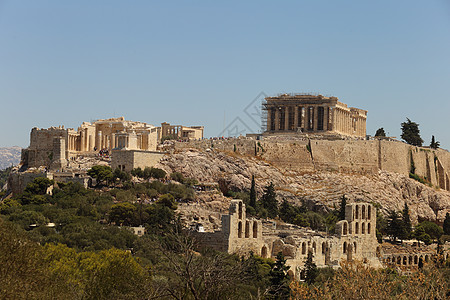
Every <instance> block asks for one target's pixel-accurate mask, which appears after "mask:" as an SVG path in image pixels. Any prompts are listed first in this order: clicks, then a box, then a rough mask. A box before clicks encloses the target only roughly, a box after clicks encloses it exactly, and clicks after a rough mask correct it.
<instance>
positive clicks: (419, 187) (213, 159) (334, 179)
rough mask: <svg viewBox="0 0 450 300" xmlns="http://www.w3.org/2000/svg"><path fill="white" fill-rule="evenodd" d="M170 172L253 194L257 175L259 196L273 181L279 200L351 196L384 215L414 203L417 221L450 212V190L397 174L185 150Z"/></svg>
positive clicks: (327, 201) (171, 159)
mask: <svg viewBox="0 0 450 300" xmlns="http://www.w3.org/2000/svg"><path fill="white" fill-rule="evenodd" d="M158 167H160V168H163V169H165V170H166V171H167V172H175V171H176V172H181V173H182V174H183V175H184V176H186V177H193V178H197V179H198V180H200V181H202V182H219V181H221V182H224V183H225V184H226V185H227V186H228V187H229V188H230V189H231V190H247V189H249V187H250V183H251V176H252V175H255V178H256V182H257V188H258V193H259V194H261V193H262V190H263V187H264V186H265V185H267V184H268V183H269V182H273V183H274V185H275V186H276V188H277V190H278V195H279V198H280V199H279V200H282V199H288V200H289V201H292V202H297V203H299V202H300V201H301V199H310V200H313V201H315V202H316V203H317V204H319V205H325V206H327V207H333V205H336V206H338V205H339V201H340V197H342V195H343V194H345V195H346V196H347V197H348V198H349V199H350V201H358V200H364V201H369V202H374V203H379V204H380V205H381V206H382V209H383V211H384V212H387V211H388V210H391V209H395V210H401V209H402V208H403V206H404V203H405V202H406V203H408V205H409V207H410V211H411V217H412V219H413V221H415V222H416V221H417V220H418V218H421V219H428V220H437V221H440V222H442V221H443V219H444V218H445V213H446V212H447V211H449V212H450V192H448V191H444V190H441V189H438V188H435V187H429V186H427V185H424V184H421V183H419V182H417V181H415V180H413V179H410V178H408V177H406V176H404V175H400V174H397V173H391V172H386V171H379V172H378V174H374V175H360V174H349V173H339V172H325V171H311V172H296V171H292V170H291V171H288V170H285V169H282V168H277V167H276V166H273V165H271V164H269V163H267V162H265V161H264V160H261V159H258V158H255V157H250V156H242V155H238V154H236V153H232V152H223V151H215V150H210V151H201V150H193V149H190V150H184V151H178V152H177V153H174V154H171V155H167V156H166V157H165V158H163V159H162V160H161V162H160V163H159V166H158Z"/></svg>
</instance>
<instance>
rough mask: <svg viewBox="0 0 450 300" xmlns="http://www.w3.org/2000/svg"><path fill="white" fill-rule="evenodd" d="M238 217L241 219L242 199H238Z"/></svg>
mask: <svg viewBox="0 0 450 300" xmlns="http://www.w3.org/2000/svg"><path fill="white" fill-rule="evenodd" d="M239 219H242V201H239Z"/></svg>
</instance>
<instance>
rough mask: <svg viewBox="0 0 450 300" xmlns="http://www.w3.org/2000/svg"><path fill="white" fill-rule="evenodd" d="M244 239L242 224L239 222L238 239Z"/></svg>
mask: <svg viewBox="0 0 450 300" xmlns="http://www.w3.org/2000/svg"><path fill="white" fill-rule="evenodd" d="M241 237H242V222H241V221H239V223H238V238H241Z"/></svg>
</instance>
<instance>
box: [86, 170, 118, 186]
mask: <svg viewBox="0 0 450 300" xmlns="http://www.w3.org/2000/svg"><path fill="white" fill-rule="evenodd" d="M87 174H88V175H89V176H91V177H92V178H95V179H96V180H97V186H99V185H100V184H101V183H102V182H104V181H108V180H111V179H112V178H113V177H114V174H113V171H112V169H111V167H108V166H100V165H97V166H93V167H92V168H91V169H89V170H88V171H87Z"/></svg>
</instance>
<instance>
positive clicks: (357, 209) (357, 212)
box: [355, 205, 359, 219]
mask: <svg viewBox="0 0 450 300" xmlns="http://www.w3.org/2000/svg"><path fill="white" fill-rule="evenodd" d="M355 209H356V213H355V219H359V205H356V206H355Z"/></svg>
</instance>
